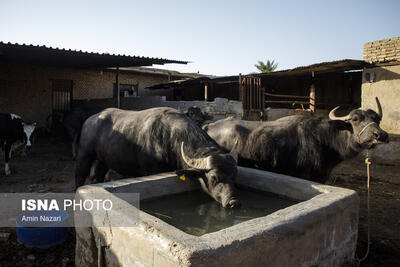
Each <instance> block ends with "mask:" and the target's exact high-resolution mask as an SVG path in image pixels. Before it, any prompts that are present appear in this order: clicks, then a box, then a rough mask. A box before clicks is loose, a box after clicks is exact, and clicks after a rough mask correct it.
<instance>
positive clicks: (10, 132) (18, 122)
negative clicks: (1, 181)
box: [0, 113, 36, 175]
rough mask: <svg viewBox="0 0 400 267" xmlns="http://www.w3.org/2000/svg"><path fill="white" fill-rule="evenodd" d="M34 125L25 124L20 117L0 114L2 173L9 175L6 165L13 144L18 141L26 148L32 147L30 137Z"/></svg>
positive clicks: (8, 168) (8, 167)
mask: <svg viewBox="0 0 400 267" xmlns="http://www.w3.org/2000/svg"><path fill="white" fill-rule="evenodd" d="M35 127H36V123H32V124H29V123H25V122H24V121H23V120H22V119H21V117H20V116H18V115H15V114H12V113H0V146H1V148H2V149H3V150H4V153H5V154H4V158H5V164H4V172H5V174H6V175H9V174H11V170H10V166H9V164H8V162H9V160H10V158H11V148H12V145H13V143H15V142H17V141H20V142H22V143H24V144H25V147H26V148H30V147H31V146H32V142H31V137H32V133H33V131H34V130H35Z"/></svg>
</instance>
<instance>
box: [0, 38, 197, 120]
mask: <svg viewBox="0 0 400 267" xmlns="http://www.w3.org/2000/svg"><path fill="white" fill-rule="evenodd" d="M168 63H178V64H186V63H187V62H186V61H179V60H170V59H161V58H152V57H138V56H126V55H113V54H108V53H103V54H101V53H90V52H82V51H75V50H66V49H58V48H52V47H46V46H33V45H25V44H22V45H21V44H12V43H3V42H0V112H11V113H15V114H18V115H20V116H22V117H23V118H24V119H25V120H26V121H35V122H38V123H39V126H42V127H43V126H45V124H46V119H47V118H48V117H49V116H50V115H51V114H52V113H53V112H54V111H66V110H68V109H69V108H70V107H71V105H72V103H73V102H74V101H78V100H81V101H83V100H85V101H87V100H91V99H104V98H107V99H113V100H114V102H113V103H114V104H113V105H114V106H117V105H118V104H119V102H120V101H122V100H121V99H122V98H124V97H132V96H140V95H148V94H150V95H151V94H153V93H154V92H153V91H148V90H146V89H144V88H146V87H148V86H150V85H152V84H158V83H163V82H168V81H172V80H175V79H185V78H188V77H193V75H190V74H182V73H179V72H176V71H166V70H160V69H150V68H144V67H142V66H152V65H153V64H161V65H163V64H168ZM117 84H119V86H118V87H119V90H117V88H118V87H117Z"/></svg>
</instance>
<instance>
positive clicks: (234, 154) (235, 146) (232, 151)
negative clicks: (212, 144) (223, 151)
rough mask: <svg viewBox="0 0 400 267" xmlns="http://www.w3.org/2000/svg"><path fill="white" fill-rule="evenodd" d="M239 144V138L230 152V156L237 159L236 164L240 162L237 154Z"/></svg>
mask: <svg viewBox="0 0 400 267" xmlns="http://www.w3.org/2000/svg"><path fill="white" fill-rule="evenodd" d="M238 143H239V138H237V139H236V142H235V144H234V145H233V147H232V149H231V152H229V154H230V155H231V156H232V157H233V158H234V159H235V161H236V163H237V162H238V152H237V145H238Z"/></svg>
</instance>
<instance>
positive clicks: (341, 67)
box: [147, 59, 374, 89]
mask: <svg viewBox="0 0 400 267" xmlns="http://www.w3.org/2000/svg"><path fill="white" fill-rule="evenodd" d="M366 67H374V65H373V64H370V63H368V62H366V61H363V60H354V59H343V60H337V61H330V62H322V63H317V64H312V65H309V66H302V67H297V68H293V69H287V70H281V71H274V72H266V73H252V74H248V75H250V76H256V77H271V78H272V77H279V76H292V75H311V73H312V72H314V74H319V73H329V72H343V71H350V70H361V69H363V68H366ZM243 76H247V75H243ZM207 81H209V82H215V83H232V82H238V81H239V76H220V77H216V76H214V77H211V76H209V77H200V78H195V79H187V80H179V81H173V82H169V83H162V84H155V85H153V86H150V87H148V88H147V89H166V88H170V87H185V86H189V85H192V84H196V83H201V82H203V83H204V82H207Z"/></svg>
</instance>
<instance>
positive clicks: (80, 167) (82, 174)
mask: <svg viewBox="0 0 400 267" xmlns="http://www.w3.org/2000/svg"><path fill="white" fill-rule="evenodd" d="M94 160H95V159H94V158H92V157H90V156H80V157H79V158H78V160H77V161H76V167H75V189H77V188H78V187H80V186H82V185H83V184H84V183H85V180H86V178H87V177H88V176H89V173H90V168H91V167H92V164H93V162H94Z"/></svg>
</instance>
